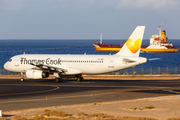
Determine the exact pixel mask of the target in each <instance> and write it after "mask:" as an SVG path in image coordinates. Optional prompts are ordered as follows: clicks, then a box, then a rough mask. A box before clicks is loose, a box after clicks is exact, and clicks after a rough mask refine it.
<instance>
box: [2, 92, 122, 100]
mask: <svg viewBox="0 0 180 120" xmlns="http://www.w3.org/2000/svg"><path fill="white" fill-rule="evenodd" d="M117 93H120V92H106V93H97V94H93V96H98V95H107V94H117ZM87 96H89V97H92V96H91V95H89V94H88V95H87V94H86V95H76V96H64V97H52V98H48V100H49V99H63V98H75V97H87ZM39 100H46V99H45V98H43V99H29V100H17V101H4V102H0V103H17V102H30V101H39Z"/></svg>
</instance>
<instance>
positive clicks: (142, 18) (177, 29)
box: [0, 0, 180, 39]
mask: <svg viewBox="0 0 180 120" xmlns="http://www.w3.org/2000/svg"><path fill="white" fill-rule="evenodd" d="M161 23H163V30H166V34H167V37H168V38H169V39H180V35H179V33H180V0H0V39H99V37H100V34H101V33H102V34H103V39H127V38H128V37H129V36H130V35H131V33H132V32H133V30H134V29H135V28H136V26H139V25H143V26H146V30H145V33H144V39H149V38H150V37H151V35H152V34H157V33H158V29H157V27H158V26H160V25H161Z"/></svg>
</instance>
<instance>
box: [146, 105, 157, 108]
mask: <svg viewBox="0 0 180 120" xmlns="http://www.w3.org/2000/svg"><path fill="white" fill-rule="evenodd" d="M144 108H145V109H153V108H155V107H153V106H152V105H149V106H147V107H144Z"/></svg>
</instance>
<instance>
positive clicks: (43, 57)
mask: <svg viewBox="0 0 180 120" xmlns="http://www.w3.org/2000/svg"><path fill="white" fill-rule="evenodd" d="M144 30H145V26H137V27H136V28H135V30H134V31H133V33H132V34H131V35H130V37H129V39H128V40H127V41H126V43H125V44H124V45H123V47H122V49H121V50H120V51H119V52H117V53H116V54H114V55H86V54H83V55H77V54H74V55H71V54H63V55H60V54H21V55H16V56H13V57H12V58H10V60H9V61H7V62H6V63H5V64H4V68H5V69H6V70H8V71H12V72H20V73H21V81H24V80H25V79H24V76H26V77H27V78H28V79H43V78H48V77H49V75H50V74H51V75H53V76H55V82H56V83H58V82H62V77H63V75H74V76H75V78H76V80H77V81H79V82H80V81H83V80H84V78H83V77H82V74H101V73H109V72H114V71H119V70H122V69H126V68H130V67H134V66H137V65H140V64H143V63H146V62H148V59H147V58H144V57H139V53H140V48H141V43H142V39H143V35H144Z"/></svg>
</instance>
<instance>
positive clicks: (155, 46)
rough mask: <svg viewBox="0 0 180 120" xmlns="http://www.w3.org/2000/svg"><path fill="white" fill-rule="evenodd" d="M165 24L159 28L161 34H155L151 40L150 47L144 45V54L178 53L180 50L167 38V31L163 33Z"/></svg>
mask: <svg viewBox="0 0 180 120" xmlns="http://www.w3.org/2000/svg"><path fill="white" fill-rule="evenodd" d="M162 26H163V24H162V23H161V26H159V27H158V28H157V29H159V34H155V35H154V34H153V35H152V36H151V38H150V45H142V46H141V51H142V52H150V53H153V52H155V53H158V52H159V53H166V52H167V53H169V52H177V51H178V50H179V48H176V47H175V46H174V45H173V44H172V42H168V37H166V31H165V30H163V31H162Z"/></svg>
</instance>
